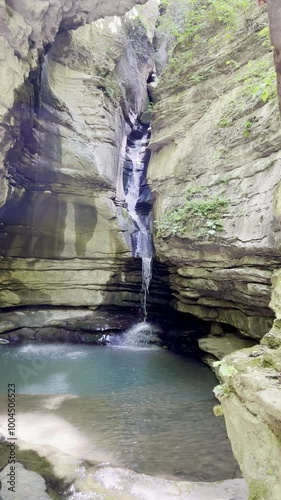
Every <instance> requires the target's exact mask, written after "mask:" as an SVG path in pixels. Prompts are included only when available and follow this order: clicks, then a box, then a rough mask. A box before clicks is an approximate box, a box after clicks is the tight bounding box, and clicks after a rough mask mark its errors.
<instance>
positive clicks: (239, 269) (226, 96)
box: [149, 3, 281, 339]
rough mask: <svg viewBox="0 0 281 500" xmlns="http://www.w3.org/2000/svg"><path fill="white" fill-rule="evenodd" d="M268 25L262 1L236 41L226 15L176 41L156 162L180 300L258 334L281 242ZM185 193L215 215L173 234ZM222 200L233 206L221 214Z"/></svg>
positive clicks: (152, 174)
mask: <svg viewBox="0 0 281 500" xmlns="http://www.w3.org/2000/svg"><path fill="white" fill-rule="evenodd" d="M251 5H252V3H251ZM266 25H267V15H266V13H265V12H264V11H262V10H261V9H258V8H257V9H256V10H255V9H252V10H251V13H250V14H249V15H248V17H245V19H242V20H241V24H240V27H239V29H238V31H237V35H236V36H235V38H234V39H233V38H231V37H230V38H229V37H227V36H226V34H225V31H224V30H225V27H224V25H222V24H220V23H217V24H216V25H214V26H212V29H211V31H210V32H208V31H205V32H202V36H201V37H200V38H196V37H195V39H194V41H192V40H191V41H189V42H188V44H186V45H184V44H182V45H179V46H178V47H177V48H176V51H175V53H174V56H173V60H172V61H171V63H170V65H169V66H168V69H167V70H166V72H165V73H164V75H163V77H162V78H161V80H160V83H159V85H158V88H157V91H156V106H155V119H154V122H153V135H152V142H151V149H152V151H153V157H152V160H151V162H150V166H149V182H150V184H151V186H152V189H153V191H154V193H155V196H156V202H155V219H156V225H157V226H158V228H160V231H159V230H158V237H156V240H155V245H156V253H157V256H158V259H159V260H160V261H161V262H165V263H166V264H167V265H168V266H170V269H171V277H170V286H171V288H172V290H173V291H174V296H175V300H174V303H173V306H174V307H175V308H176V309H177V310H179V311H182V312H187V313H191V314H194V315H195V316H198V317H200V318H202V319H205V320H208V321H212V322H216V323H220V324H224V325H226V328H227V325H231V327H234V328H236V329H237V330H238V331H239V332H240V333H242V334H243V335H246V336H250V337H253V338H255V339H260V338H262V336H263V335H264V334H265V333H267V332H268V330H269V329H270V327H271V325H272V321H273V318H274V314H273V312H272V310H271V308H270V307H269V302H270V297H271V277H272V273H273V272H274V271H275V270H276V269H278V268H279V266H280V246H281V238H280V229H281V226H280V210H279V204H280V203H279V201H278V200H279V191H280V158H281V156H280V148H281V134H280V120H279V112H278V102H277V98H276V97H273V96H270V98H269V96H268V95H266V96H263V98H261V95H262V91H263V89H264V88H266V89H267V90H269V87H270V89H271V90H270V92H271V91H272V93H274V89H275V83H274V78H275V74H274V68H273V61H272V52H271V49H270V45H269V43H268V42H266V41H265V39H264V38H263V32H262V30H263V29H264V28H265V27H266ZM261 32H262V35H261ZM203 35H204V36H203ZM204 37H205V38H204ZM269 74H272V86H270V85H268V87H267V83H269V82H268V80H266V81H267V83H263V82H264V81H265V79H266V77H267V75H269ZM259 86H260V87H259ZM185 200H187V203H189V207H191V208H193V209H194V207H198V202H199V201H202V203H203V205H201V208H200V206H199V211H200V209H201V210H204V209H205V210H206V214H207V215H205V216H204V214H203V216H202V217H201V219H200V217H199V218H198V220H196V215H194V217H191V218H190V219H189V220H188V219H187V220H186V226H185V228H184V231H183V233H182V234H181V237H178V236H177V230H175V236H172V235H171V231H173V224H176V223H177V218H176V217H175V218H174V221H173V219H172V217H170V228H168V230H166V232H165V225H164V230H163V221H164V223H166V222H167V220H166V219H165V215H164V214H165V213H166V214H167V213H170V214H173V213H174V214H175V210H176V209H177V208H178V207H183V206H184V204H185ZM216 200H217V201H216ZM196 203H197V205H196ZM208 203H209V206H208ZM212 203H213V204H214V203H217V206H220V204H221V206H224V208H223V209H221V213H220V219H221V220H218V214H216V213H215V210H216V209H214V213H213V214H212V213H211V208H210V205H211V206H212ZM202 207H203V208H202ZM165 221H166V222H165ZM198 221H199V222H198ZM161 227H162V232H161ZM169 229H170V233H169ZM159 233H160V234H159Z"/></svg>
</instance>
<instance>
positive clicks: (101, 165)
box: [0, 1, 157, 307]
mask: <svg viewBox="0 0 281 500" xmlns="http://www.w3.org/2000/svg"><path fill="white" fill-rule="evenodd" d="M121 4H122V2H121ZM121 4H120V3H119V4H118V5H119V8H120V9H121V8H122V5H121ZM152 4H154V5H155V9H154V15H155V13H157V5H156V4H155V2H154V1H152ZM110 5H111V7H110V8H113V5H112V3H110ZM107 8H109V7H107ZM120 12H121V10H120ZM134 15H135V14H134ZM134 15H129V16H128V17H126V18H125V19H124V20H122V21H121V20H120V19H119V18H117V17H115V18H108V19H106V20H101V21H98V22H97V23H94V24H92V25H87V26H85V27H82V28H79V29H78V30H76V31H71V32H66V31H65V32H62V33H61V34H59V35H57V37H56V40H55V42H54V43H53V46H52V47H51V48H50V49H49V50H48V53H47V55H46V56H45V59H43V58H41V62H40V65H39V67H36V68H34V69H33V71H32V72H31V73H30V76H29V79H28V80H27V81H26V82H25V84H24V85H22V86H21V88H19V89H18V91H17V93H16V101H15V103H14V105H11V108H10V121H11V123H12V127H11V128H10V131H11V132H12V135H13V146H12V147H10V149H9V150H8V151H7V153H6V167H7V169H8V174H7V179H6V180H7V182H8V185H9V195H8V198H7V200H6V203H5V204H4V205H3V206H2V208H1V209H0V218H1V225H0V240H1V255H2V257H3V258H4V259H2V260H1V266H2V271H3V274H2V278H3V280H2V283H1V285H0V287H1V292H0V294H1V299H0V303H1V306H2V307H6V306H11V305H15V306H17V305H20V304H21V305H24V304H30V305H40V304H50V305H68V306H71V305H73V306H79V305H80V306H96V305H99V304H100V303H102V302H106V303H107V304H109V305H110V304H120V303H123V305H126V306H129V305H134V304H136V303H138V302H139V290H140V287H141V285H140V281H141V277H140V273H139V266H138V263H133V262H132V259H131V248H130V245H128V241H127V240H126V238H125V236H124V234H125V228H123V227H122V228H121V227H120V225H119V222H118V218H117V217H118V215H119V214H120V213H121V212H122V209H121V208H118V207H116V206H115V204H114V201H115V198H116V196H117V197H118V198H119V199H121V200H122V198H124V188H123V182H122V161H121V160H120V153H121V147H122V144H123V142H124V140H125V137H126V134H127V133H128V126H127V125H126V122H129V123H130V122H131V123H132V122H133V121H134V120H135V119H136V117H137V116H138V115H139V114H140V113H141V112H143V111H144V110H145V108H146V106H147V102H148V98H147V88H146V85H147V84H146V81H147V78H148V75H149V73H150V71H151V69H152V67H153V58H152V54H153V48H152V44H151V41H150V38H151V36H150V35H148V32H147V31H146V29H145V28H144V27H143V25H142V24H141V22H139V19H136V21H135V20H134ZM69 19H70V18H69ZM153 23H154V18H153V16H152V18H150V28H151V29H152V28H153V26H154V24H153ZM42 32H44V30H43V31H42ZM38 43H39V42H38ZM140 43H141V45H142V51H140V47H139V44H140ZM10 146H11V144H10ZM119 160H120V162H119ZM9 259H11V260H9ZM80 259H81V264H80ZM38 264H39V267H38ZM41 264H43V267H41ZM128 265H130V266H131V267H130V269H129V267H128ZM11 266H12V268H13V269H11ZM127 281H128V282H130V285H128V286H127V285H126V283H127ZM32 282H33V283H32ZM109 282H110V286H108V283H109ZM107 292H109V295H110V297H109V296H107Z"/></svg>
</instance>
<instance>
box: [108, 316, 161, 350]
mask: <svg viewBox="0 0 281 500" xmlns="http://www.w3.org/2000/svg"><path fill="white" fill-rule="evenodd" d="M155 342H159V338H158V337H157V329H156V328H155V327H154V326H152V325H150V324H149V323H147V322H146V321H143V322H142V323H138V324H136V325H134V326H132V327H131V328H129V330H127V331H126V332H125V333H124V334H123V335H122V337H121V339H119V340H118V346H119V347H124V348H130V349H134V350H137V349H155V348H156V346H155Z"/></svg>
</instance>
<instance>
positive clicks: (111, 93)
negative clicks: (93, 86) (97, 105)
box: [95, 64, 122, 106]
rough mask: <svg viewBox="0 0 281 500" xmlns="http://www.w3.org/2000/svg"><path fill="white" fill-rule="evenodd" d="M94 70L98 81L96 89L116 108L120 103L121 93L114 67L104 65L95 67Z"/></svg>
mask: <svg viewBox="0 0 281 500" xmlns="http://www.w3.org/2000/svg"><path fill="white" fill-rule="evenodd" d="M95 69H96V73H97V77H98V79H99V82H98V84H97V88H98V89H100V90H101V91H102V92H103V93H104V95H105V96H106V97H108V99H110V101H111V102H112V104H113V105H115V106H116V104H118V103H119V102H120V99H121V97H122V92H121V89H120V86H119V83H118V81H117V78H116V75H115V73H114V67H111V66H110V65H109V64H108V65H107V64H104V65H103V66H97V65H96V67H95Z"/></svg>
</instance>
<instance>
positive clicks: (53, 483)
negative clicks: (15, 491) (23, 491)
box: [0, 442, 70, 500]
mask: <svg viewBox="0 0 281 500" xmlns="http://www.w3.org/2000/svg"><path fill="white" fill-rule="evenodd" d="M8 459H9V448H8V446H7V442H2V443H0V469H3V468H4V467H5V466H6V465H7V464H8ZM16 460H17V462H20V463H21V464H22V465H23V466H24V467H25V468H26V469H28V470H31V471H33V472H37V474H39V475H40V476H42V477H43V478H44V479H45V481H46V485H47V493H48V494H49V495H50V497H51V498H52V499H53V500H61V499H62V498H64V496H65V495H66V492H67V490H68V488H69V486H70V484H67V483H65V482H64V481H63V480H62V479H60V478H58V477H57V476H56V475H55V473H54V471H53V467H52V465H51V463H50V462H49V461H48V460H47V459H46V458H44V457H41V456H40V455H38V454H37V453H36V452H35V451H33V450H19V449H18V448H17V449H16Z"/></svg>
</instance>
